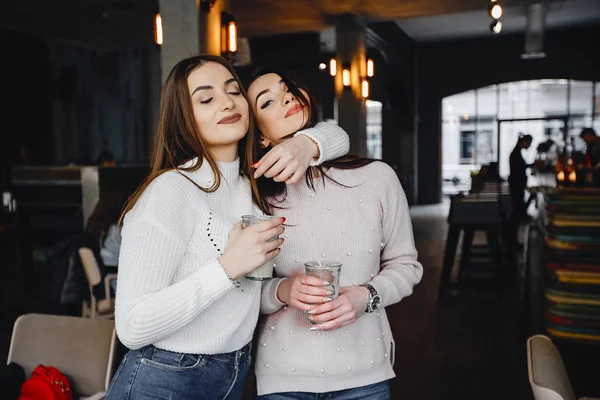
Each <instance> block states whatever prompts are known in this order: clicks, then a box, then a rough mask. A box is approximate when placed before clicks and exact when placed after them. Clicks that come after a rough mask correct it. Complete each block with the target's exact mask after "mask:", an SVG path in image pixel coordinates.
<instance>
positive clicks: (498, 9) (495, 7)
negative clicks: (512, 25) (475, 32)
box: [490, 3, 502, 19]
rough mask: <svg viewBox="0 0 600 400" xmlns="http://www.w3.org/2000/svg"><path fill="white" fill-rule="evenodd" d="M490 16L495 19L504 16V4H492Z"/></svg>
mask: <svg viewBox="0 0 600 400" xmlns="http://www.w3.org/2000/svg"><path fill="white" fill-rule="evenodd" d="M490 16H491V17H492V18H494V19H500V17H501V16H502V6H501V5H500V4H497V3H496V4H494V3H492V4H490Z"/></svg>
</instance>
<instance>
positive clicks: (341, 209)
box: [256, 162, 423, 395]
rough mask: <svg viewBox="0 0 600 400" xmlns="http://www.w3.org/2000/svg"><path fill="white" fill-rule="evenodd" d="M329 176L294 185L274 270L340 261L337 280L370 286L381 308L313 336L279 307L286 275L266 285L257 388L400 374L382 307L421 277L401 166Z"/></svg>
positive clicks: (304, 388)
mask: <svg viewBox="0 0 600 400" xmlns="http://www.w3.org/2000/svg"><path fill="white" fill-rule="evenodd" d="M327 174H328V175H329V176H331V177H332V178H334V179H335V180H337V181H338V182H340V183H342V184H344V185H347V186H351V187H350V188H344V187H341V186H339V185H336V184H335V183H333V182H331V181H326V183H325V188H324V187H323V184H322V181H321V180H317V179H315V191H314V192H313V191H311V190H310V189H309V188H308V187H307V185H306V182H299V183H297V184H295V185H288V187H287V189H288V195H287V198H286V200H285V201H284V202H283V203H282V204H280V205H282V206H283V207H285V209H282V210H277V212H276V213H277V214H278V215H282V216H285V217H286V218H287V221H286V225H287V229H286V232H285V235H284V236H285V239H286V240H285V250H283V251H282V252H281V254H280V255H279V256H278V257H277V260H276V264H277V267H276V269H275V270H276V274H277V275H278V276H279V277H290V276H294V275H297V274H301V273H304V262H306V261H310V260H334V261H339V262H341V263H342V264H343V265H342V270H341V275H340V285H341V286H350V285H359V284H362V283H365V282H370V283H371V284H372V285H373V287H375V289H376V290H377V291H378V292H379V294H380V295H381V299H382V308H381V309H380V310H379V312H375V313H371V314H366V313H365V314H363V315H362V316H361V317H360V318H359V319H358V321H356V322H355V323H354V324H352V325H349V326H346V327H344V328H341V329H337V330H333V331H327V332H322V333H318V332H311V331H309V328H310V327H311V325H310V324H309V322H308V321H307V320H306V318H305V315H304V312H303V311H300V310H298V309H296V308H293V307H291V306H285V305H284V304H282V303H280V302H279V301H278V299H277V297H276V292H277V287H278V285H279V283H280V281H281V279H280V278H276V279H273V280H271V281H269V282H267V283H266V284H265V285H264V287H263V292H262V300H261V312H262V313H265V314H270V315H269V316H268V318H266V320H265V321H264V324H261V327H260V329H259V332H260V334H259V338H258V339H259V341H258V344H259V345H258V354H257V360H256V376H257V383H258V394H259V395H263V394H268V393H277V392H317V393H322V392H330V391H336V390H342V389H349V388H355V387H360V386H364V385H369V384H372V383H376V382H381V381H384V380H386V379H390V378H392V377H394V376H395V375H394V372H393V370H392V363H393V357H394V352H395V349H394V340H393V338H392V334H391V330H390V326H389V323H388V320H387V317H386V313H385V310H384V309H383V307H385V306H388V305H390V304H394V303H397V302H399V301H400V300H401V299H402V298H404V297H406V296H408V295H410V294H411V293H412V289H413V286H414V285H415V284H417V283H418V282H419V281H420V280H421V277H422V274H423V268H422V266H421V264H420V263H419V262H418V261H417V251H416V249H415V245H414V239H413V232H412V225H411V220H410V214H409V210H408V203H407V201H406V196H405V195H404V191H403V190H402V187H401V186H400V182H399V181H398V178H397V176H396V174H395V172H394V171H393V170H392V169H391V168H390V167H389V166H388V165H386V164H384V163H382V162H374V163H371V164H369V165H367V166H364V167H361V168H359V169H354V170H341V169H335V168H332V169H330V170H329V171H328V172H327Z"/></svg>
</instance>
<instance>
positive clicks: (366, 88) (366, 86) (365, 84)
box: [361, 79, 369, 99]
mask: <svg viewBox="0 0 600 400" xmlns="http://www.w3.org/2000/svg"><path fill="white" fill-rule="evenodd" d="M361 94H362V97H363V98H365V99H366V98H367V97H369V81H368V80H366V79H365V80H363V81H362V85H361Z"/></svg>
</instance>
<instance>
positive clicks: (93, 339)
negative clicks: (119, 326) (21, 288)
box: [7, 314, 117, 400]
mask: <svg viewBox="0 0 600 400" xmlns="http://www.w3.org/2000/svg"><path fill="white" fill-rule="evenodd" d="M116 349H117V339H116V334H115V328H114V321H111V320H107V319H88V318H81V317H70V316H63V315H44V314H24V315H21V316H20V317H19V318H17V320H16V321H15V324H14V327H13V333H12V338H11V341H10V348H9V350H8V360H7V364H10V363H16V364H18V365H20V366H21V367H22V368H23V369H24V370H25V376H26V377H30V376H31V372H32V371H33V370H34V369H35V367H36V366H38V365H40V364H42V365H46V366H52V367H56V368H58V369H59V370H60V371H61V372H62V373H63V374H64V375H65V376H67V378H68V379H69V382H70V383H71V386H72V387H73V389H74V390H75V391H76V392H77V393H79V394H80V395H81V396H83V397H82V399H88V400H91V399H100V398H103V396H104V394H105V392H106V390H107V389H108V385H109V383H110V380H111V378H112V375H113V372H114V364H115V354H116ZM88 396H91V397H88Z"/></svg>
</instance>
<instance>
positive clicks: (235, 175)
mask: <svg viewBox="0 0 600 400" xmlns="http://www.w3.org/2000/svg"><path fill="white" fill-rule="evenodd" d="M197 162H198V157H195V158H193V159H191V160H189V161H188V162H186V163H184V164H183V165H181V166H180V168H190V167H192V166H194V165H196V163H197ZM217 168H218V169H219V172H220V173H221V176H222V178H223V180H224V181H226V182H229V183H233V182H235V181H236V180H238V179H239V178H240V159H239V157H238V158H237V159H236V160H235V161H233V162H222V161H217ZM188 174H189V175H190V176H191V177H193V178H194V180H195V181H196V183H198V184H199V185H200V186H203V187H210V186H212V185H213V183H214V175H213V172H212V169H211V168H210V164H209V163H208V162H207V161H205V162H203V163H202V165H201V166H200V168H198V169H197V170H196V171H188Z"/></svg>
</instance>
